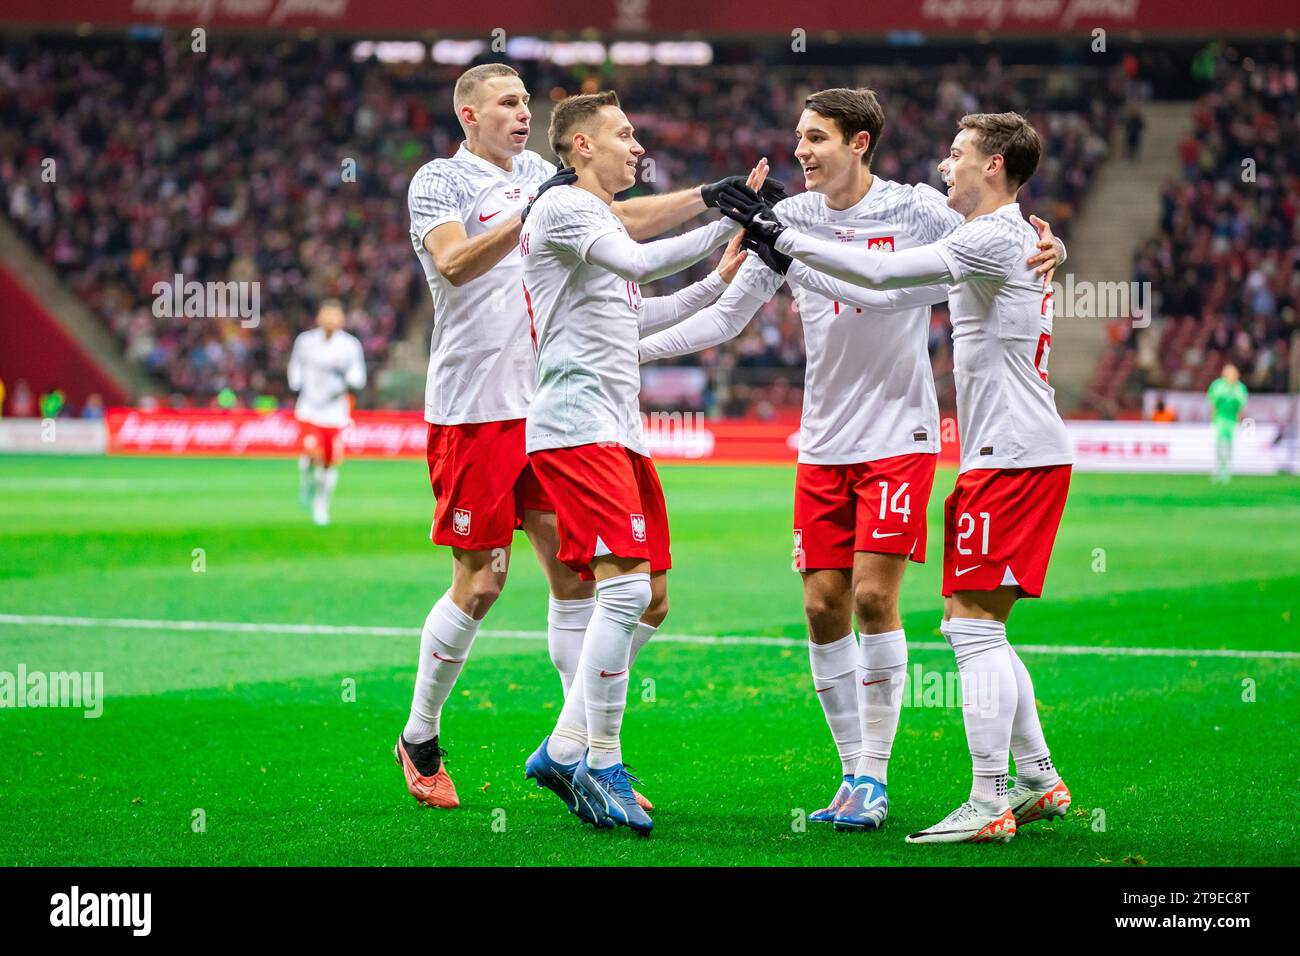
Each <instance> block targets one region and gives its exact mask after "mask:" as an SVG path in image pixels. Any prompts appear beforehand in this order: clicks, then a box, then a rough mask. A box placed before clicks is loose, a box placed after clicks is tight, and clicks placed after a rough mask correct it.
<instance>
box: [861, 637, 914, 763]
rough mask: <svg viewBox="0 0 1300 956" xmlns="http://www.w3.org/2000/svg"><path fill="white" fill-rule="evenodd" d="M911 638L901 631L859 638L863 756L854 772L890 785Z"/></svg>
mask: <svg viewBox="0 0 1300 956" xmlns="http://www.w3.org/2000/svg"><path fill="white" fill-rule="evenodd" d="M906 672H907V637H906V635H905V634H904V633H903V631H902V629H901V628H900V629H899V630H897V631H886V632H884V633H883V634H862V635H860V636H859V638H858V670H857V678H858V680H857V686H858V692H859V693H860V694H861V713H862V756H861V757H859V758H858V765H857V768H856V769H855V771H854V773H855V775H856V776H859V777H875V778H876V779H877V780H879V781H880V782H881V783H888V782H889V780H888V774H889V755H890V752H891V751H892V750H893V748H894V735H895V734H897V733H898V716H899V713H900V712H901V711H902V709H903V680H904V677H905V675H906Z"/></svg>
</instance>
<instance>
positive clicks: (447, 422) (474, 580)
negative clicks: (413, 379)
mask: <svg viewBox="0 0 1300 956" xmlns="http://www.w3.org/2000/svg"><path fill="white" fill-rule="evenodd" d="M453 99H454V103H455V108H456V115H457V118H458V119H459V121H460V123H461V125H462V127H463V129H464V131H465V142H464V144H463V145H462V146H461V147H460V149H459V150H458V151H457V153H456V155H455V156H453V157H451V158H449V159H435V160H433V161H432V162H430V163H427V164H425V165H424V166H423V167H421V168H420V170H419V171H418V172H417V173H416V174H415V177H414V178H413V180H412V182H411V186H410V190H409V193H408V197H407V202H408V207H409V211H410V217H411V230H410V238H411V244H412V246H413V247H414V249H415V252H416V254H417V256H418V257H419V260H420V265H421V266H422V267H423V269H424V273H425V276H426V278H427V280H428V283H429V290H430V292H431V294H432V296H433V304H434V328H433V335H432V340H431V342H430V353H429V374H428V382H427V385H426V389H425V409H424V411H425V415H424V417H425V419H426V420H427V421H428V422H429V441H428V465H429V478H430V482H431V484H432V486H433V493H434V497H435V498H436V500H437V505H436V508H435V511H434V520H433V527H432V529H431V531H430V537H431V538H432V540H433V541H434V542H435V543H437V544H441V545H446V546H449V547H451V549H452V580H451V588H450V589H449V590H448V591H447V592H446V593H445V594H444V595H443V596H442V597H441V598H440V599H439V600H438V601H437V603H435V605H434V606H433V608H432V610H431V611H430V612H429V614H428V616H427V618H426V620H425V624H424V630H423V636H422V638H421V642H420V659H419V670H418V673H417V675H416V681H415V691H414V695H413V698H412V703H411V711H410V715H409V718H408V720H407V723H406V726H405V728H404V730H403V732H402V734H401V735H399V739H398V741H397V744H396V745H395V747H394V753H395V756H396V758H397V761H398V763H399V765H400V766H401V767H402V770H403V773H404V775H405V777H406V783H407V789H408V791H409V792H410V793H411V795H412V796H413V797H414V798H415V799H416V800H417V801H419V802H420V803H422V804H424V805H425V806H431V807H444V808H453V807H457V806H459V800H458V798H457V796H456V789H455V786H454V785H453V784H452V781H451V778H450V777H449V776H448V774H447V771H446V768H445V767H444V766H443V764H442V759H441V758H442V756H443V750H442V748H441V747H440V746H439V733H440V730H441V714H442V708H443V705H444V703H445V702H446V700H447V699H448V697H449V695H450V694H451V690H452V687H453V685H454V684H455V681H456V678H457V676H458V675H459V674H460V671H461V668H462V666H463V664H464V662H465V659H466V657H467V656H468V654H469V650H470V645H471V643H472V642H473V640H474V636H475V634H476V633H477V631H478V628H479V623H480V621H481V620H482V619H483V617H484V616H485V615H486V614H487V612H488V609H489V608H490V607H491V606H492V604H493V603H494V602H495V601H496V599H497V597H498V596H499V595H500V593H501V590H502V588H503V587H504V585H505V581H506V571H507V568H508V564H509V559H510V545H511V541H512V539H513V537H514V532H515V531H516V530H517V529H522V530H523V531H524V532H525V533H526V534H527V535H528V537H529V539H530V541H531V542H532V545H533V550H534V551H535V552H536V554H537V556H538V559H539V561H540V562H541V565H542V569H543V571H544V573H545V575H546V578H547V582H548V585H549V589H550V606H549V612H548V614H547V634H548V643H549V647H550V654H551V659H552V661H553V662H554V663H555V666H556V668H557V670H558V671H559V673H560V679H561V682H562V686H563V688H564V689H565V691H566V692H567V690H568V686H569V683H570V681H571V680H572V679H573V674H574V672H575V670H576V668H577V664H578V657H579V654H580V652H581V647H582V638H583V634H584V633H585V631H586V627H587V621H588V620H589V619H590V617H591V614H592V611H593V609H594V607H595V599H594V597H593V589H592V585H591V584H590V583H589V582H586V581H583V580H581V579H580V578H579V576H578V575H577V574H576V573H574V572H573V571H572V570H570V569H569V568H568V567H567V566H565V565H564V564H563V563H561V562H560V561H558V560H557V559H556V557H555V553H556V550H557V540H558V539H557V537H556V530H555V515H554V510H555V509H554V505H552V504H551V502H550V501H549V500H548V499H547V497H546V495H545V493H544V491H543V490H542V488H541V486H540V485H539V484H538V482H537V479H536V477H535V476H534V474H533V471H532V469H531V468H530V467H529V465H528V460H527V456H526V453H525V450H524V417H525V415H526V414H527V412H528V404H529V401H530V399H531V398H532V396H533V391H534V389H535V387H536V381H537V368H536V359H535V356H534V347H533V341H532V337H531V334H530V327H529V320H528V313H527V308H526V306H525V303H524V298H523V289H522V285H521V279H522V265H521V259H520V254H519V228H520V224H521V220H522V218H523V215H524V214H525V213H526V210H527V208H528V204H529V203H530V201H532V200H533V199H534V198H535V197H536V196H538V195H539V194H540V193H542V192H543V191H544V190H545V189H546V188H547V187H548V186H550V185H552V184H554V183H556V182H567V181H572V174H568V175H566V176H556V175H555V173H556V170H555V167H554V166H553V165H552V164H551V163H549V162H547V161H546V160H545V159H543V158H542V157H541V156H539V155H538V154H537V153H534V152H531V151H529V150H527V149H525V143H526V141H527V138H528V134H529V132H530V123H531V120H532V116H531V113H530V111H529V107H528V101H529V95H528V91H527V90H526V89H525V88H524V84H523V82H522V80H520V78H519V76H518V74H516V72H515V71H514V70H513V69H511V68H510V67H509V66H506V65H504V64H499V63H493V64H484V65H481V66H476V67H472V68H471V69H469V70H467V71H466V72H465V73H464V74H463V75H462V76H461V77H460V79H459V80H458V81H457V83H456V87H455V90H454V94H453ZM742 181H743V180H742ZM720 186H721V184H713V185H712V186H708V187H703V188H696V189H688V190H682V191H680V192H674V193H669V194H665V195H659V196H646V197H640V198H637V199H632V200H629V201H627V202H621V203H615V204H614V205H613V207H612V208H613V212H614V214H615V215H616V216H618V218H619V219H620V220H621V221H622V222H623V224H624V225H625V226H626V228H627V230H628V232H629V233H630V234H631V235H632V236H634V237H636V238H649V237H650V236H653V235H657V234H659V233H661V232H663V231H665V230H667V229H671V228H673V227H675V226H677V225H680V224H681V223H683V222H685V221H686V220H688V219H690V218H692V217H693V216H696V215H698V214H699V213H701V212H703V211H704V209H705V201H704V198H705V195H706V194H707V195H709V196H714V195H715V194H716V193H717V192H718V189H719V188H720Z"/></svg>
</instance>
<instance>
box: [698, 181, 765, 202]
mask: <svg viewBox="0 0 1300 956" xmlns="http://www.w3.org/2000/svg"><path fill="white" fill-rule="evenodd" d="M746 178H747V177H745V176H728V177H727V178H726V179H719V180H718V181H717V182H716V183H709V184H708V185H706V186H701V187H700V198H701V199H703V200H704V205H706V206H708V207H709V208H710V209H717V208H718V198H719V197H720V196H721V195H722V193H723V192H724V191H725V190H728V189H740V190H744V191H745V192H747V193H749V194H750V195H751V196H752V197H753V198H755V199H757V198H758V194H757V193H755V192H754V191H753V190H752V189H750V188H749V187H748V186H746V185H745V180H746Z"/></svg>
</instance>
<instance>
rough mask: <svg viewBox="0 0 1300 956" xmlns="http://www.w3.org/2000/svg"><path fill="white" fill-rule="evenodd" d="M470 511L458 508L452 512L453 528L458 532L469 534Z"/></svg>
mask: <svg viewBox="0 0 1300 956" xmlns="http://www.w3.org/2000/svg"><path fill="white" fill-rule="evenodd" d="M469 519H470V513H469V512H468V511H466V510H465V509H464V508H456V509H454V510H453V511H452V513H451V530H452V531H454V532H456V534H461V535H466V536H468V535H469Z"/></svg>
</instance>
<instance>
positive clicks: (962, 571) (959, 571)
mask: <svg viewBox="0 0 1300 956" xmlns="http://www.w3.org/2000/svg"><path fill="white" fill-rule="evenodd" d="M978 567H979V565H978V564H972V565H971V566H970V567H969V568H954V569H953V572H952V574H953V577H955V578H959V577H961V576H962V575H963V574H965V573H966V572H967V571H974V570H975V569H976V568H978Z"/></svg>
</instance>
